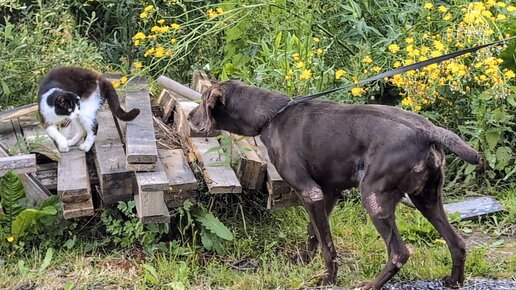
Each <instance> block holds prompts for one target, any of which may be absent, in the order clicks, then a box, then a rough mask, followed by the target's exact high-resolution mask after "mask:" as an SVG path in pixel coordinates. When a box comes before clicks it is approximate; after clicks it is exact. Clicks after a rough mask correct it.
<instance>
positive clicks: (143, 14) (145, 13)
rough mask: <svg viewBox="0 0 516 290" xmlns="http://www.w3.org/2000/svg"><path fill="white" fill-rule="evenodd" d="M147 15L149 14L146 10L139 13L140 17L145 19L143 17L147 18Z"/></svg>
mask: <svg viewBox="0 0 516 290" xmlns="http://www.w3.org/2000/svg"><path fill="white" fill-rule="evenodd" d="M147 17H149V14H147V12H142V13H140V18H141V19H145V18H147Z"/></svg>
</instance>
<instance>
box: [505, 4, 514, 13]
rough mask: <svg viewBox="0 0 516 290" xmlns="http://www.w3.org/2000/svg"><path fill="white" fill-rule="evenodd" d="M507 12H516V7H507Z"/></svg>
mask: <svg viewBox="0 0 516 290" xmlns="http://www.w3.org/2000/svg"><path fill="white" fill-rule="evenodd" d="M507 11H509V13H512V12H514V11H516V6H512V5H511V6H509V7H507Z"/></svg>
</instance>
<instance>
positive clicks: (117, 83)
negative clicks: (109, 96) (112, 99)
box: [111, 81, 120, 89]
mask: <svg viewBox="0 0 516 290" xmlns="http://www.w3.org/2000/svg"><path fill="white" fill-rule="evenodd" d="M111 84H112V85H113V87H114V88H115V89H117V88H119V87H120V82H119V81H112V82H111Z"/></svg>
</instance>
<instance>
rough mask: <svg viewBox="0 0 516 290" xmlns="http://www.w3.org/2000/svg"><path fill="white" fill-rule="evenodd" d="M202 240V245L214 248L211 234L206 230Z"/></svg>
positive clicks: (208, 248)
mask: <svg viewBox="0 0 516 290" xmlns="http://www.w3.org/2000/svg"><path fill="white" fill-rule="evenodd" d="M201 242H202V246H203V247H204V248H205V249H206V250H208V251H211V250H212V249H213V240H212V239H211V237H210V234H209V233H208V232H206V231H204V232H203V233H202V235H201Z"/></svg>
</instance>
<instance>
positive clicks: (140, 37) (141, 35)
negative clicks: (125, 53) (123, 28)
mask: <svg viewBox="0 0 516 290" xmlns="http://www.w3.org/2000/svg"><path fill="white" fill-rule="evenodd" d="M145 37H146V35H145V33H143V32H138V33H136V34H135V35H134V36H133V39H134V40H144V39H145Z"/></svg>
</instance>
